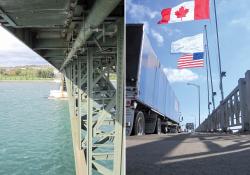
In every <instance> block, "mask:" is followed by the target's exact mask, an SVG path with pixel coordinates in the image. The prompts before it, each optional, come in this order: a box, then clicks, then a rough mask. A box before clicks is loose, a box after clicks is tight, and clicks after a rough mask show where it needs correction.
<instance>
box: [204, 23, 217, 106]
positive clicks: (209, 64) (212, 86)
mask: <svg viewBox="0 0 250 175" xmlns="http://www.w3.org/2000/svg"><path fill="white" fill-rule="evenodd" d="M204 29H205V35H206V52H207V58H208V68H209V74H210V84H211V90H212V103H213V110H214V109H215V101H214V96H215V92H214V85H213V75H212V69H211V60H210V53H209V44H208V37H207V26H206V25H204Z"/></svg>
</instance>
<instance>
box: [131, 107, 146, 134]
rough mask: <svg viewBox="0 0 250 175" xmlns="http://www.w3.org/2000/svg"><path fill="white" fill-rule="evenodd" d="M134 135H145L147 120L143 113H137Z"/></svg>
mask: <svg viewBox="0 0 250 175" xmlns="http://www.w3.org/2000/svg"><path fill="white" fill-rule="evenodd" d="M134 134H135V135H144V134H145V118H144V114H143V112H141V111H139V112H137V113H136V117H135V123H134Z"/></svg>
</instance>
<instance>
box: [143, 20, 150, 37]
mask: <svg viewBox="0 0 250 175" xmlns="http://www.w3.org/2000/svg"><path fill="white" fill-rule="evenodd" d="M142 23H143V26H144V31H145V32H146V33H147V34H149V31H150V27H149V23H148V22H147V21H143V22H142Z"/></svg>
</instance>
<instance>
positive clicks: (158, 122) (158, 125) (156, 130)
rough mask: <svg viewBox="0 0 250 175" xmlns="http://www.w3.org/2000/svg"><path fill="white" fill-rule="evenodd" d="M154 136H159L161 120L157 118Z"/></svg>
mask: <svg viewBox="0 0 250 175" xmlns="http://www.w3.org/2000/svg"><path fill="white" fill-rule="evenodd" d="M154 133H155V134H158V135H160V134H161V119H160V118H159V117H158V118H157V122H156V125H155V132H154Z"/></svg>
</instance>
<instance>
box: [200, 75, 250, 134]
mask: <svg viewBox="0 0 250 175" xmlns="http://www.w3.org/2000/svg"><path fill="white" fill-rule="evenodd" d="M249 124H250V70H248V71H247V72H246V73H245V78H240V79H239V80H238V85H237V86H236V87H235V88H234V90H233V91H232V92H231V93H230V94H229V95H228V96H227V97H226V98H225V99H224V100H223V101H221V103H220V105H219V106H218V107H217V108H216V109H215V110H214V111H213V112H212V113H211V114H210V115H209V116H208V117H207V118H206V119H205V120H204V121H203V122H202V124H201V125H200V126H199V127H198V128H197V129H196V131H198V132H213V131H227V130H229V128H230V127H235V126H242V131H249V130H250V126H249Z"/></svg>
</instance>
